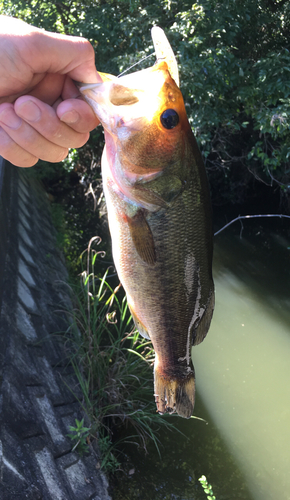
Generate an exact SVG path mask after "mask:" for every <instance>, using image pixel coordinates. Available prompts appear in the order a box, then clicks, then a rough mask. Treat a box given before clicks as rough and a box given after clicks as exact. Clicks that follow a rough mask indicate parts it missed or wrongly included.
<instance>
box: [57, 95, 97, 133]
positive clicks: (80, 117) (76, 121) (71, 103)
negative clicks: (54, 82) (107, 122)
mask: <svg viewBox="0 0 290 500" xmlns="http://www.w3.org/2000/svg"><path fill="white" fill-rule="evenodd" d="M56 113H57V116H58V117H59V119H60V120H61V121H62V122H63V123H66V124H67V125H69V126H70V127H71V128H72V129H74V130H75V131H76V132H79V133H84V132H90V131H91V130H93V129H94V128H96V126H97V125H98V124H99V123H100V122H99V120H98V119H97V117H96V115H95V113H94V112H93V110H92V109H91V107H90V106H89V105H88V104H87V103H86V102H85V101H82V100H81V99H67V100H66V101H62V102H61V103H60V104H59V105H58V107H57V109H56Z"/></svg>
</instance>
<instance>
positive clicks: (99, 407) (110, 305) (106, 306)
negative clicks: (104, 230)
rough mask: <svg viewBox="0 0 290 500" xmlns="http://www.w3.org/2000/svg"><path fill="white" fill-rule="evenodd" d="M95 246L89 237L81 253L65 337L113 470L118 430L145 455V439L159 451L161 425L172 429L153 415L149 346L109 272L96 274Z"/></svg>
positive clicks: (88, 411) (87, 408)
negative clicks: (82, 265)
mask: <svg viewBox="0 0 290 500" xmlns="http://www.w3.org/2000/svg"><path fill="white" fill-rule="evenodd" d="M94 243H97V244H99V243H100V239H99V238H97V237H96V238H93V239H92V240H91V242H90V245H89V247H88V250H87V253H84V254H83V258H85V259H86V269H85V270H84V271H83V273H82V275H81V283H80V286H78V287H77V289H75V293H74V295H73V297H72V300H73V303H74V307H73V310H72V311H70V312H69V311H68V314H70V315H71V319H72V321H71V327H70V329H69V331H68V334H69V339H70V341H71V342H72V343H73V346H72V351H73V355H72V364H73V366H74V370H75V373H76V375H77V378H78V381H79V385H80V387H81V390H82V394H83V400H82V405H83V408H84V410H85V412H86V414H87V415H88V416H89V420H90V421H91V422H92V427H93V429H94V432H92V435H96V436H97V437H98V440H99V444H100V446H101V448H102V452H103V454H102V463H101V466H102V467H103V468H107V469H112V468H114V467H117V466H118V463H119V462H118V459H117V458H116V455H115V452H116V448H118V446H120V444H121V443H122V439H121V438H120V437H119V438H118V439H117V438H116V436H117V434H120V432H121V431H122V429H124V428H127V429H128V430H129V431H130V433H129V434H130V436H129V437H126V440H128V439H129V440H131V441H133V442H139V444H141V445H142V446H143V447H144V449H145V450H146V442H147V440H148V439H151V440H153V442H154V443H155V445H156V448H157V449H158V439H157V432H158V429H159V428H160V426H166V427H167V428H168V429H170V428H172V427H173V426H172V425H171V424H170V423H169V422H168V421H167V420H166V417H165V418H164V417H161V416H159V415H158V414H156V408H155V403H154V400H153V392H154V391H153V377H152V362H153V359H154V356H153V350H152V346H151V343H150V342H149V341H147V340H145V339H141V338H139V334H138V332H137V331H135V330H133V329H132V326H133V325H132V318H131V316H130V312H129V310H128V305H127V301H126V298H125V297H124V295H123V296H122V293H121V291H120V290H119V289H120V285H118V286H117V287H115V288H112V286H111V285H110V284H109V282H108V273H109V270H107V271H106V273H105V275H104V276H103V277H99V276H97V275H96V274H95V266H96V267H97V265H98V261H97V259H98V257H100V256H103V252H100V251H99V252H98V251H96V250H95V249H94V248H93V245H94ZM86 432H87V429H86ZM79 433H80V434H81V430H80V431H79ZM78 436H79V438H80V435H78ZM84 436H86V433H84Z"/></svg>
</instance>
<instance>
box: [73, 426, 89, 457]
mask: <svg viewBox="0 0 290 500" xmlns="http://www.w3.org/2000/svg"><path fill="white" fill-rule="evenodd" d="M75 423H76V426H75V427H74V426H73V425H70V427H69V430H70V434H68V437H69V438H70V439H71V440H72V441H76V443H75V445H74V447H73V449H72V451H74V450H77V451H78V452H79V454H80V455H83V454H84V453H86V452H88V445H87V439H88V437H89V435H90V428H89V427H84V419H83V418H82V420H78V419H77V418H76V419H75Z"/></svg>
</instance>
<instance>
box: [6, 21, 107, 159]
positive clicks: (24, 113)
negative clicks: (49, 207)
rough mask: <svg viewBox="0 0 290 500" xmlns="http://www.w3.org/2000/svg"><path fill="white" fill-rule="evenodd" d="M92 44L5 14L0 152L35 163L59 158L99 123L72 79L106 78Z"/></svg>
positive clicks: (95, 79) (93, 79)
mask: <svg viewBox="0 0 290 500" xmlns="http://www.w3.org/2000/svg"><path fill="white" fill-rule="evenodd" d="M94 61H95V57H94V50H93V48H92V46H91V44H90V43H89V42H88V41H87V40H85V39H83V38H79V37H69V36H63V35H58V34H56V33H49V32H46V31H42V30H39V29H37V28H34V27H33V26H29V25H28V24H26V23H24V22H23V21H20V20H18V19H14V18H9V17H5V16H0V67H1V74H0V154H1V155H2V156H3V157H4V158H6V159H7V160H9V161H10V162H11V163H14V164H15V165H18V166H21V167H30V166H32V165H34V164H35V163H37V161H38V159H39V158H41V159H43V160H47V161H51V162H58V161H61V160H63V159H64V158H65V157H66V156H67V153H68V148H70V147H73V148H77V147H81V146H82V145H83V144H85V142H86V141H87V140H88V138H89V131H90V130H92V129H94V128H95V127H96V126H97V125H98V120H97V118H96V117H95V115H94V113H93V111H92V110H91V108H90V106H89V105H88V104H87V103H85V102H84V101H82V100H81V99H79V98H78V97H79V96H80V94H79V92H78V90H77V88H76V87H75V85H74V84H73V81H72V80H77V81H81V82H84V83H92V82H97V81H101V78H100V76H99V75H98V73H97V71H96V68H95V62H94Z"/></svg>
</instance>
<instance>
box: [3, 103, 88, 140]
mask: <svg viewBox="0 0 290 500" xmlns="http://www.w3.org/2000/svg"><path fill="white" fill-rule="evenodd" d="M14 109H15V113H16V114H17V116H18V117H20V118H22V119H23V120H25V124H23V133H25V134H26V132H28V129H29V126H30V127H32V128H33V129H34V130H35V131H36V132H38V134H39V135H40V137H43V138H45V139H46V140H47V141H50V142H51V143H53V144H54V145H56V146H60V147H65V148H79V147H81V146H83V145H84V143H85V142H86V141H87V140H88V137H89V135H88V129H87V127H86V128H85V130H84V132H83V130H82V128H83V127H81V131H80V132H78V131H75V130H74V129H73V128H72V127H70V126H68V125H66V124H65V123H63V122H62V121H61V120H60V119H59V118H58V116H57V114H56V112H55V110H54V109H53V108H52V107H51V106H48V105H47V104H45V103H43V102H41V101H39V100H38V99H35V98H33V97H30V96H23V97H20V98H19V99H17V101H16V102H15V104H14ZM78 109H79V111H78V110H76V114H77V115H78V114H80V113H81V110H82V106H79V107H78ZM70 110H71V108H70ZM0 119H1V117H0ZM74 119H75V122H76V123H77V122H78V121H80V120H81V116H79V118H78V116H75V117H74ZM95 121H96V120H95ZM95 121H94V122H95ZM24 125H26V126H24ZM34 138H35V139H36V135H34ZM25 140H26V137H25Z"/></svg>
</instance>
